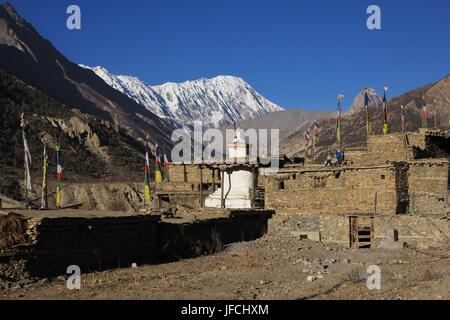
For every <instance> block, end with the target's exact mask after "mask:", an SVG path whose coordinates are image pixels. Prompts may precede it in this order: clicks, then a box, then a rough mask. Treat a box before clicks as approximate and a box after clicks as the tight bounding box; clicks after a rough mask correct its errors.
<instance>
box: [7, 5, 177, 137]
mask: <svg viewBox="0 0 450 320" xmlns="http://www.w3.org/2000/svg"><path fill="white" fill-rule="evenodd" d="M0 57H1V58H0V69H3V70H5V71H6V72H8V73H9V74H11V75H13V76H15V77H17V78H18V79H20V80H22V81H24V82H25V83H27V84H30V85H32V86H33V87H36V88H38V89H39V90H41V91H42V92H44V93H46V94H48V95H49V96H51V97H53V98H55V99H56V100H57V101H60V102H61V103H64V104H66V105H69V106H73V107H76V108H78V109H80V110H81V111H82V112H84V113H87V114H91V115H96V116H99V117H101V118H102V119H104V120H107V121H111V122H114V123H116V124H117V125H118V126H119V127H121V128H123V129H124V130H126V131H127V132H128V133H129V134H130V135H132V136H133V137H134V138H135V139H141V138H142V137H143V136H144V135H145V134H146V133H148V134H149V135H150V138H151V140H152V141H153V142H158V143H159V144H160V145H167V146H170V145H171V143H170V135H171V133H172V130H173V126H172V125H171V124H170V123H169V122H166V121H164V120H162V119H161V118H159V117H158V116H156V115H155V114H153V113H152V112H150V111H148V110H147V109H145V108H144V107H142V106H141V105H139V104H138V103H136V102H135V101H133V100H132V99H130V98H128V97H127V96H126V95H124V94H122V93H121V92H118V91H117V90H114V89H113V88H111V87H110V86H109V85H108V84H106V83H105V82H104V81H103V80H102V79H101V78H100V77H98V76H97V75H96V74H95V73H94V72H92V71H90V70H86V69H84V68H81V67H79V66H78V65H76V64H74V63H72V62H71V61H69V60H68V59H67V58H66V57H65V56H64V55H63V54H62V53H60V52H59V51H58V50H57V49H56V48H55V47H54V46H53V45H52V44H51V42H50V41H48V40H46V39H44V38H43V37H42V36H41V35H40V34H39V33H38V31H36V30H35V29H34V28H33V26H32V25H31V24H29V23H28V22H27V21H25V20H24V19H23V18H22V17H20V16H19V14H18V13H17V12H16V11H15V10H14V8H13V7H12V6H11V5H9V4H8V3H6V4H2V5H0Z"/></svg>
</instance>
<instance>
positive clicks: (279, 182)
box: [278, 180, 285, 190]
mask: <svg viewBox="0 0 450 320" xmlns="http://www.w3.org/2000/svg"><path fill="white" fill-rule="evenodd" d="M278 189H280V190H284V189H285V185H284V180H280V181H278Z"/></svg>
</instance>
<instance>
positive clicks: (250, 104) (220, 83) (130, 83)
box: [82, 66, 283, 127]
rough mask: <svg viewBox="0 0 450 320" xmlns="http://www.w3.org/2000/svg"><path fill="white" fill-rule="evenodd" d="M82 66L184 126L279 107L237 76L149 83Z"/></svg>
mask: <svg viewBox="0 0 450 320" xmlns="http://www.w3.org/2000/svg"><path fill="white" fill-rule="evenodd" d="M82 67H84V68H87V69H91V70H92V71H94V72H95V73H96V74H97V75H98V76H99V77H100V78H102V79H103V80H104V81H105V82H106V83H107V84H109V85H110V86H111V87H113V88H114V89H116V90H118V91H120V92H122V93H124V94H126V95H127V96H128V97H130V98H131V99H133V100H135V101H136V102H138V103H139V104H142V105H143V106H145V107H146V108H147V109H148V110H149V111H151V112H153V113H155V114H156V115H158V116H160V117H162V118H167V119H173V120H176V121H177V122H178V123H180V124H184V125H191V124H192V123H193V122H194V121H201V122H203V124H204V125H206V126H213V127H217V126H219V125H220V124H223V123H233V122H238V121H242V120H249V119H254V118H258V117H261V116H263V115H266V114H268V113H271V112H275V111H281V110H283V109H282V108H281V107H279V106H277V105H276V104H274V103H272V102H270V101H268V100H267V99H266V98H264V97H263V96H262V95H260V94H259V93H258V92H256V91H255V90H254V89H253V88H252V87H251V86H250V85H249V84H248V83H246V82H245V81H244V80H243V79H241V78H238V77H232V76H218V77H215V78H212V79H200V80H195V81H187V82H184V83H179V84H178V83H166V84H163V85H159V86H149V85H147V84H146V83H144V82H143V81H141V80H139V79H138V78H136V77H131V76H116V75H113V74H111V73H110V72H109V71H108V70H106V69H105V68H103V67H95V68H90V67H87V66H82Z"/></svg>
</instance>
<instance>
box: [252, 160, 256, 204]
mask: <svg viewBox="0 0 450 320" xmlns="http://www.w3.org/2000/svg"><path fill="white" fill-rule="evenodd" d="M252 179H253V190H252V209H255V208H256V203H255V202H256V178H255V167H252Z"/></svg>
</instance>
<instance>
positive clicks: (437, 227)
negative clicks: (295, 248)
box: [277, 212, 450, 249]
mask: <svg viewBox="0 0 450 320" xmlns="http://www.w3.org/2000/svg"><path fill="white" fill-rule="evenodd" d="M291 213H292V212H291ZM291 213H288V212H284V214H285V215H284V216H285V218H284V221H285V222H284V223H283V225H282V228H283V230H282V231H283V232H284V233H285V234H287V235H289V234H295V232H299V231H303V232H307V231H311V232H320V235H321V241H322V242H324V243H333V244H338V245H340V246H343V247H349V246H350V217H349V216H342V215H320V216H317V215H299V216H296V215H291ZM277 216H278V218H280V217H282V216H283V215H282V214H281V215H280V213H277ZM358 219H360V220H365V221H364V222H359V225H364V226H367V227H369V226H370V224H371V221H370V217H368V216H359V217H358ZM311 222H314V223H311ZM391 228H394V229H396V230H397V231H398V235H399V242H400V243H406V244H407V245H408V246H410V247H416V248H420V249H423V248H429V247H442V246H449V245H450V243H449V241H448V239H447V238H450V221H449V220H446V219H444V218H443V216H441V215H438V216H436V215H435V216H428V217H425V216H406V215H405V216H395V217H389V216H376V217H374V218H373V231H374V238H373V239H374V240H373V247H375V248H377V247H380V246H381V243H382V242H383V241H384V240H386V239H388V231H389V229H391Z"/></svg>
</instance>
